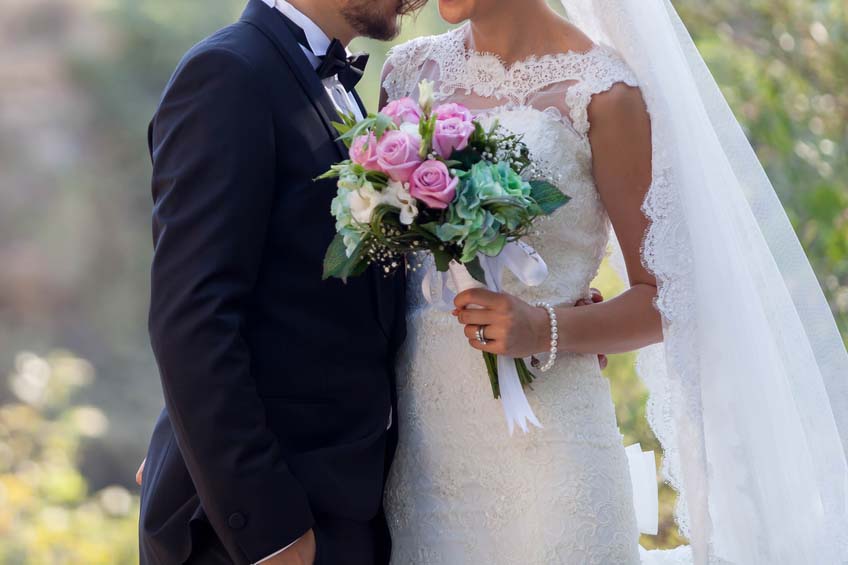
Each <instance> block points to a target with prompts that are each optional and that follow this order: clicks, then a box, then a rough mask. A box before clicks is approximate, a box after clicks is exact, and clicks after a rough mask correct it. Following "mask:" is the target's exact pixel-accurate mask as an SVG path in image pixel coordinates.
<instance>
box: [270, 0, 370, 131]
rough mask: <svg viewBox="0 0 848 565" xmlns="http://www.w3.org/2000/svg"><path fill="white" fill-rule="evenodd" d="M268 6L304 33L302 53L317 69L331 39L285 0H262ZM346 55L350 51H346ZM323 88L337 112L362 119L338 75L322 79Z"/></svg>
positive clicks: (360, 112)
mask: <svg viewBox="0 0 848 565" xmlns="http://www.w3.org/2000/svg"><path fill="white" fill-rule="evenodd" d="M262 1H263V2H265V3H266V4H268V6H270V7H272V8H276V9H277V10H279V11H280V12H282V13H283V14H284V15H285V16H286V17H287V18H288V19H290V20H291V21H293V22H294V23H296V24H297V26H298V27H299V28H301V29H302V30H303V33H304V34H306V41H307V42H308V43H309V48H307V47H305V46H303V45H301V46H300V48H301V49H303V53H304V55H306V58H307V59H309V62H310V63H312V66H313V67H314V68H315V69H317V68H318V67H319V66H320V65H321V59H320V58H319V57H322V56H324V55H326V54H327V49H329V48H330V43H331V42H332V40H331V39H330V38H329V37H328V36H327V34H326V33H324V31H323V30H322V29H321V28H320V27H318V25H317V24H316V23H315V22H313V21H312V20H310V19H309V17H308V16H307V15H306V14H304V13H303V12H301V11H300V10H298V9H297V8H295V7H294V6H292V5H291V4H289V3H288V2H286V0H262ZM348 55H350V52H349V51H348ZM323 83H324V88H325V89H326V90H327V94H328V95H329V96H330V100H332V101H333V105H334V106H335V107H336V110H337V111H338V112H339V114H348V115H350V114H352V115H353V117H354V118H356V119H357V120H361V119H363V118H364V117H365V116H363V115H362V111H361V110H360V108H359V104H357V103H356V98H354V97H353V95H352V94H351V93H350V92H348V91H347V90H346V89H345V87H344V86H343V85H342V83H341V81H339V77H337V76H331V77H327V78H325V79H324V80H323Z"/></svg>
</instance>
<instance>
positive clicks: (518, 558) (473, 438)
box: [383, 27, 685, 565]
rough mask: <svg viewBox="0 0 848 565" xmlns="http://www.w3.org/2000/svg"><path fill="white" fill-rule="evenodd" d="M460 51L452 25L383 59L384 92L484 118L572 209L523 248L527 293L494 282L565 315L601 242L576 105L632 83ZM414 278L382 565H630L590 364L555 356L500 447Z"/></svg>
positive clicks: (580, 57)
mask: <svg viewBox="0 0 848 565" xmlns="http://www.w3.org/2000/svg"><path fill="white" fill-rule="evenodd" d="M468 42H469V33H468V28H467V27H460V28H458V29H456V30H454V31H451V32H449V33H447V34H444V35H441V36H436V37H425V38H419V39H416V40H413V41H411V42H409V43H406V44H404V45H401V46H399V47H397V48H395V49H393V50H392V52H391V54H390V56H389V59H388V61H387V64H386V69H385V73H384V82H383V87H384V89H385V91H386V93H387V94H388V97H389V99H390V100H393V99H398V98H401V97H404V96H413V97H416V96H417V94H418V92H417V90H418V84H419V82H420V80H421V79H424V78H426V79H429V80H432V81H434V87H435V95H436V98H437V102H447V101H450V102H459V103H462V104H464V105H465V106H467V107H468V108H469V109H470V110H471V111H472V112H474V113H475V115H476V116H477V117H478V119H480V120H481V121H483V122H484V123H485V124H486V125H487V124H488V123H491V122H493V121H494V120H497V121H498V123H500V125H501V126H502V127H504V128H505V129H507V130H509V131H511V132H513V133H515V134H519V135H522V136H523V139H524V142H525V143H526V144H527V146H528V148H529V150H530V153H531V156H532V158H533V160H534V161H535V163H536V164H537V165H538V167H539V169H540V170H541V171H543V176H545V177H546V178H549V179H550V180H552V181H553V182H554V183H555V184H557V186H558V187H559V188H560V189H561V190H562V191H563V192H564V193H566V194H568V195H569V196H571V198H572V200H571V202H569V203H568V204H567V205H566V206H565V207H563V208H562V209H560V210H559V211H558V212H557V213H556V214H554V215H553V216H551V217H550V218H548V219H546V220H545V221H544V222H542V223H541V224H540V225H539V227H538V229H537V230H536V232H535V233H534V234H532V236H531V237H529V238H528V239H527V241H528V243H530V244H531V245H532V246H533V247H535V248H536V249H537V250H538V251H539V253H540V254H541V255H542V257H543V258H544V259H545V261H546V262H547V264H548V267H549V272H550V274H549V277H548V279H547V280H546V281H545V283H544V284H542V285H541V286H539V287H537V288H533V289H529V288H527V287H524V286H523V285H521V284H519V283H518V282H517V281H515V280H511V279H509V277H507V279H506V280H505V281H504V282H505V284H504V287H505V290H506V291H508V292H511V293H513V294H516V295H518V296H521V297H522V298H524V299H525V300H527V301H535V300H544V301H547V302H550V303H573V302H574V301H576V300H577V299H579V298H581V297H584V296H587V295H588V292H589V284H590V282H591V281H592V279H593V278H594V277H595V275H596V273H597V271H598V268H599V266H600V263H601V260H602V258H603V256H604V253H605V250H606V247H607V242H608V237H609V231H610V230H609V221H608V219H607V215H606V212H605V210H604V207H603V204H602V202H601V199H600V196H599V194H598V191H597V189H596V186H595V183H594V179H593V175H592V149H591V145H590V143H589V139H588V134H589V130H590V123H589V119H588V107H589V104H590V102H591V99H592V96H593V95H596V94H598V93H601V92H604V91H606V90H609V89H610V88H611V87H612V86H613V85H614V84H616V83H625V84H628V85H630V86H636V80H635V78H634V77H633V74H632V73H631V72H630V70H629V69H628V68H627V66H626V65H625V64H624V63H623V62H622V61H621V60H620V59H619V58H618V57H617V56H616V55H615V53H613V52H612V51H610V50H608V49H606V48H603V47H593V48H592V49H590V50H589V51H587V52H585V53H577V52H571V53H563V54H558V55H548V56H544V57H537V58H531V59H527V60H524V61H519V62H517V63H515V64H513V65H505V64H504V63H503V62H502V61H500V60H499V59H498V58H497V57H495V56H493V55H489V54H485V53H478V52H475V51H474V50H473V49H470V48H469V47H468V45H469V43H468ZM426 271H427V270H426V269H420V270H418V271H417V272H416V273H413V274H412V275H411V276H410V277H409V280H410V285H411V286H410V289H409V293H408V296H409V297H410V300H411V304H410V312H409V315H408V325H409V336H408V338H407V344H406V346H405V349H404V351H403V352H402V354H401V356H400V360H399V365H398V411H399V430H400V447H399V450H398V454H397V458H396V460H395V464H394V466H393V469H392V475H391V477H390V481H389V486H388V490H387V496H386V507H387V512H388V517H389V520H390V526H391V528H392V534H393V538H394V551H393V557H392V563H393V564H395V565H408V564H416V565H418V564H431V563H433V564H435V563H440V564H451V565H471V564H475V565H476V564H477V563H490V564H492V565H506V564H514V563H524V564H527V565H550V564H564V565H578V564H579V565H584V564H597V565H602V564H607V563H616V564H620V565H635V564H637V563H639V562H640V555H639V551H638V531H637V528H636V523H635V515H634V510H633V501H632V490H631V486H630V478H629V474H628V470H627V461H626V456H625V454H624V449H623V446H622V438H621V434H620V433H619V431H618V428H617V425H616V420H615V411H614V407H613V405H612V400H611V398H610V390H609V384H608V383H607V381H606V379H604V378H603V377H602V376H601V374H600V371H599V369H598V363H597V359H596V358H595V357H594V356H588V355H563V356H562V357H561V359H560V361H559V362H558V364H557V366H556V368H555V369H554V370H553V371H552V372H550V373H547V374H546V375H545V376H543V377H542V378H541V379H539V380H538V381H537V382H536V383H534V390H532V391H529V392H528V401H529V402H530V404H531V406H532V407H533V411H534V412H535V414H536V415H537V416H538V417H539V419H540V420H541V421H542V423H543V425H544V428H543V429H541V430H536V429H534V430H533V431H532V432H531V433H529V434H527V435H521V433H520V432H518V433H517V435H516V436H514V437H509V435H508V434H507V431H506V425H505V423H504V419H503V412H502V410H501V407H500V404H499V403H498V402H497V401H495V400H493V399H492V396H491V389H490V388H489V385H488V381H487V379H486V370H485V367H484V365H483V362H482V359H481V358H480V355H479V353H478V352H477V351H475V350H473V349H471V348H470V347H468V344H467V342H466V339H465V337H464V335H463V333H462V329H461V327H460V326H459V325H458V324H457V323H456V321H455V320H454V319H453V318H452V317H451V316H450V315H449V314H446V313H442V312H439V311H436V310H434V309H432V308H429V307H428V306H427V304H426V303H425V302H424V300H423V298H422V293H421V290H420V288H421V287H420V285H421V282H422V281H421V276H422V273H423V272H426ZM669 557H672V556H669ZM684 557H685V556H684ZM648 561H649V560H648V559H647V558H646V557H645V556H644V554H643V562H648ZM672 562H681V563H682V562H684V560H682V559H680V560H678V559H677V556H674V560H673V561H672V560H669V561H668V563H672Z"/></svg>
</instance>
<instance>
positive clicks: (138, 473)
mask: <svg viewBox="0 0 848 565" xmlns="http://www.w3.org/2000/svg"><path fill="white" fill-rule="evenodd" d="M145 463H147V459H144V460H143V461H142V462H141V466H139V468H138V471H136V472H135V482H136V483H138V486H141V477H142V474H143V473H144V464H145Z"/></svg>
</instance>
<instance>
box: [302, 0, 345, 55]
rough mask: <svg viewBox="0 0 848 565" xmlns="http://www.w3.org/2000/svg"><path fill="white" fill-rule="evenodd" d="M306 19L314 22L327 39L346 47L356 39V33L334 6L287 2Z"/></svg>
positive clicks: (319, 0) (316, 0)
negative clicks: (336, 41) (339, 42)
mask: <svg viewBox="0 0 848 565" xmlns="http://www.w3.org/2000/svg"><path fill="white" fill-rule="evenodd" d="M287 1H288V3H289V4H291V5H292V6H294V7H295V8H297V9H298V10H299V11H300V12H302V13H303V14H304V15H305V16H306V17H307V18H309V19H310V20H312V21H313V22H315V25H317V26H318V27H320V28H321V31H323V32H324V33H325V34H327V37H329V38H331V39H333V38H335V39H338V40H339V41H341V42H342V43H343V44H344V45H345V46H347V45H348V44H349V43H350V42H351V41H353V40H354V38H355V37H356V32H355V31H354V30H353V28H352V27H351V26H350V25H349V24H348V23H347V20H346V19H345V17H344V16H343V15H342V13H341V12H340V11H339V9H338V8H337V7H335V6H328V5H327V4H329V2H327V1H326V0H287Z"/></svg>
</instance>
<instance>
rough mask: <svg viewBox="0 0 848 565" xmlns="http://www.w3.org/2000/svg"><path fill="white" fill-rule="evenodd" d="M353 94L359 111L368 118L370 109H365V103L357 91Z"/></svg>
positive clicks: (352, 92) (353, 91)
mask: <svg viewBox="0 0 848 565" xmlns="http://www.w3.org/2000/svg"><path fill="white" fill-rule="evenodd" d="M351 94H353V98H354V99H355V100H356V103H357V104H358V105H359V110H360V111H361V112H362V115H363V116H367V115H368V108H366V107H365V103H364V102H362V98H360V97H359V93H358V92H357V91H356V89H354V90H352V91H351ZM375 113H376V112H375Z"/></svg>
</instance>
